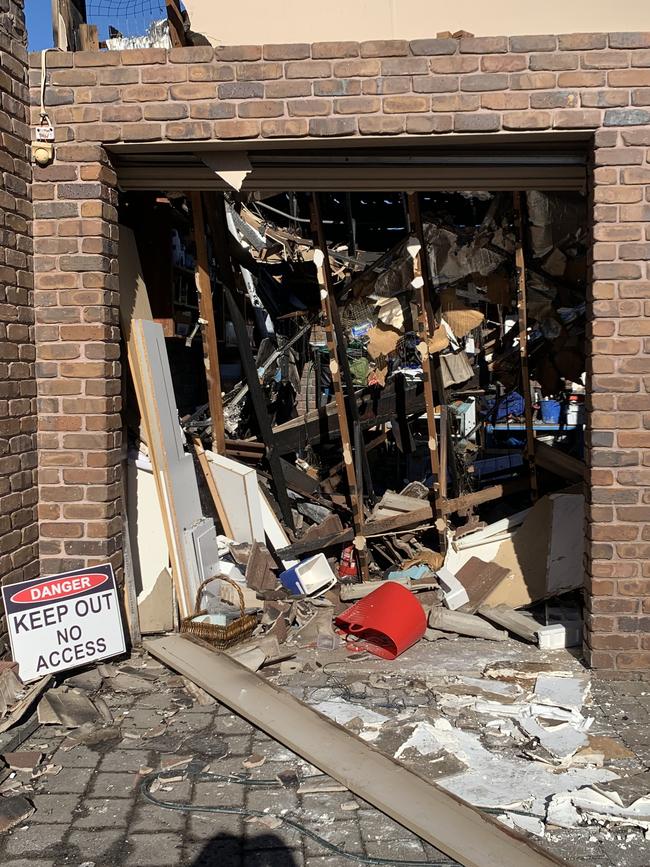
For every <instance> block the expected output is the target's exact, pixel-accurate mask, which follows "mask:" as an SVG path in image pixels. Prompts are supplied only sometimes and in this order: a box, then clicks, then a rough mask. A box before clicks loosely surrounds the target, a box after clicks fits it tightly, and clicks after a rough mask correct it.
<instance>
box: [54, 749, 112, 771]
mask: <svg viewBox="0 0 650 867" xmlns="http://www.w3.org/2000/svg"><path fill="white" fill-rule="evenodd" d="M52 761H53V762H54V764H55V765H61V766H62V767H64V768H95V767H97V765H98V764H99V762H100V761H101V755H100V754H99V753H98V752H96V751H95V750H90V749H88V747H83V746H79V747H74V748H73V749H71V750H64V749H61V748H59V749H57V750H56V751H55V752H54V755H53V757H52Z"/></svg>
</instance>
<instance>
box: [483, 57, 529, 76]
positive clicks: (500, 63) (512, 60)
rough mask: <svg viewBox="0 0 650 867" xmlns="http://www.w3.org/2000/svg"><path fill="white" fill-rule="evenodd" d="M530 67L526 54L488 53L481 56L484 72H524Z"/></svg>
mask: <svg viewBox="0 0 650 867" xmlns="http://www.w3.org/2000/svg"><path fill="white" fill-rule="evenodd" d="M527 67H528V58H527V57H526V55H525V54H504V55H487V56H486V57H483V58H481V69H482V70H483V72H522V70H524V69H526V68H527Z"/></svg>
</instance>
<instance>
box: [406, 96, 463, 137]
mask: <svg viewBox="0 0 650 867" xmlns="http://www.w3.org/2000/svg"><path fill="white" fill-rule="evenodd" d="M442 98H443V99H444V98H445V97H442ZM435 99H437V97H434V101H435ZM452 128H453V120H452V116H451V115H450V114H438V115H431V114H414V115H410V116H408V117H407V118H406V131H407V132H408V133H409V134H410V135H431V134H432V133H446V132H451V130H452Z"/></svg>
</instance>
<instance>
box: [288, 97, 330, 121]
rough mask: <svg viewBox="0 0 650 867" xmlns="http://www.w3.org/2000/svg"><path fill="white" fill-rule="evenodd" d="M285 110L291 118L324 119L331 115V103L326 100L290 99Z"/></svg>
mask: <svg viewBox="0 0 650 867" xmlns="http://www.w3.org/2000/svg"><path fill="white" fill-rule="evenodd" d="M287 108H288V110H289V114H290V115H291V116H292V117H317V116H321V117H325V116H327V115H329V114H331V113H332V103H331V101H330V100H328V99H291V100H289V101H288V102H287Z"/></svg>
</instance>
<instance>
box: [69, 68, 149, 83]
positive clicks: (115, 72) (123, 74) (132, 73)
mask: <svg viewBox="0 0 650 867" xmlns="http://www.w3.org/2000/svg"><path fill="white" fill-rule="evenodd" d="M93 75H94V73H93ZM97 79H98V81H99V84H137V83H138V82H139V81H140V72H139V70H138V69H135V68H133V67H128V66H127V67H126V68H125V67H122V66H114V67H112V68H109V69H101V70H100V71H99V74H98V75H97ZM87 83H88V82H77V85H79V84H87ZM91 83H93V84H94V82H91Z"/></svg>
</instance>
